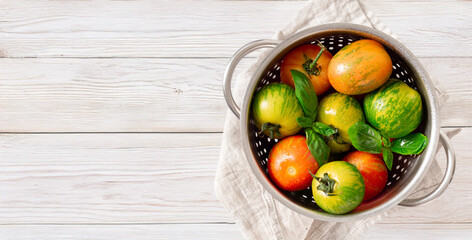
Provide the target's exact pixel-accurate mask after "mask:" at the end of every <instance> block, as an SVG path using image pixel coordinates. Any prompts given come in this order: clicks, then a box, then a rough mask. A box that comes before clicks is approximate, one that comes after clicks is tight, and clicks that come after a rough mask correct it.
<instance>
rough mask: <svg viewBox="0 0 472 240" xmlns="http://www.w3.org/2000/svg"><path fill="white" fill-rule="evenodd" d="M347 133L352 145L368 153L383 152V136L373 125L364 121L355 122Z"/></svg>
mask: <svg viewBox="0 0 472 240" xmlns="http://www.w3.org/2000/svg"><path fill="white" fill-rule="evenodd" d="M347 134H348V135H349V139H351V142H352V145H353V146H354V147H355V148H356V149H357V150H359V151H363V152H368V153H381V152H382V136H381V135H380V133H379V132H378V131H377V130H375V129H374V128H373V127H371V126H369V125H368V124H367V123H364V122H356V123H354V124H353V125H352V126H351V127H350V128H349V129H348V130H347Z"/></svg>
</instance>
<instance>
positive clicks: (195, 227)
mask: <svg viewBox="0 0 472 240" xmlns="http://www.w3.org/2000/svg"><path fill="white" fill-rule="evenodd" d="M471 237H472V224H471V223H465V224H376V225H373V226H371V227H370V228H369V229H368V230H367V231H366V233H364V234H362V237H361V238H362V239H376V240H382V239H385V240H391V239H403V240H417V239H429V240H443V239H449V240H455V239H457V240H459V239H460V240H462V239H469V238H471ZM0 238H1V239H3V240H10V239H12V240H13V239H15V240H20V239H21V240H29V239H31V240H36V239H50V240H54V239H58V240H62V239H71V240H79V239H84V240H88V239H90V238H93V239H97V240H105V239H118V238H119V239H136V240H144V239H153V240H154V239H192V240H193V239H195V240H198V239H205V240H206V239H218V240H219V239H243V235H242V233H241V232H240V231H239V230H238V227H237V226H236V225H235V224H147V225H6V226H1V227H0Z"/></svg>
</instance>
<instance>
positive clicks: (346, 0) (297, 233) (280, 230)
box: [215, 0, 457, 239]
mask: <svg viewBox="0 0 472 240" xmlns="http://www.w3.org/2000/svg"><path fill="white" fill-rule="evenodd" d="M335 22H338V23H339V22H346V23H356V24H361V25H365V26H369V27H373V28H376V29H378V30H381V31H383V32H385V33H387V34H389V35H392V36H393V37H395V38H396V36H395V35H393V33H392V32H391V31H390V30H389V29H388V28H386V27H385V26H384V25H383V24H382V23H381V22H380V21H379V20H378V19H377V18H376V17H375V16H374V14H373V13H372V12H370V11H369V10H367V9H366V8H365V6H364V5H363V4H362V3H361V2H359V1H356V0H336V1H333V0H311V1H308V2H307V4H306V5H305V7H304V8H303V9H301V10H300V11H299V12H298V13H297V14H296V15H295V17H294V18H293V19H292V20H291V21H290V22H289V23H288V24H287V25H286V26H284V27H282V28H281V29H280V30H279V31H277V33H276V34H275V36H274V39H278V40H283V39H285V38H286V37H288V36H290V35H292V34H293V33H295V32H298V31H300V30H303V29H305V28H308V27H312V26H316V25H320V24H326V23H335ZM269 52H270V50H268V51H264V52H262V53H261V54H260V56H259V57H258V58H257V59H256V61H255V63H254V64H253V65H252V66H250V67H248V68H247V69H246V70H245V71H244V72H243V73H242V74H241V75H239V76H238V78H237V83H236V87H235V89H233V95H234V97H235V99H236V101H240V99H242V96H243V93H244V91H245V89H246V87H247V85H248V82H249V80H250V78H251V76H252V74H253V73H254V71H255V69H256V67H257V66H258V65H259V64H260V63H261V62H262V61H263V59H264V58H265V57H266V56H267V54H268V53H269ZM436 86H437V85H436ZM438 96H439V99H440V101H444V100H446V99H447V95H445V93H444V91H440V90H438ZM239 126H240V122H239V119H238V118H236V117H235V116H234V115H233V113H232V112H231V111H228V113H227V117H226V122H225V127H224V132H223V141H222V146H221V152H220V161H219V163H218V168H217V172H216V178H215V192H216V196H217V198H218V199H219V200H220V202H221V203H222V205H223V206H224V207H225V208H226V210H227V211H228V212H229V213H230V214H231V215H232V216H233V217H234V219H235V221H236V223H237V225H238V226H239V228H240V229H241V231H242V232H243V234H244V236H245V237H246V238H248V239H355V238H356V237H357V236H359V235H360V233H362V232H363V231H365V230H366V229H367V227H369V226H370V225H372V224H374V223H375V222H376V221H378V220H380V219H381V218H382V217H384V216H386V215H388V212H389V211H392V210H389V211H387V212H385V213H383V214H380V215H377V216H374V217H371V218H367V219H364V220H360V221H352V222H344V223H336V222H325V221H318V220H313V219H311V218H308V217H305V216H304V215H301V214H298V213H296V212H294V211H292V210H290V209H289V208H287V207H285V206H284V205H282V204H281V203H279V202H278V201H277V200H275V199H274V198H273V197H272V196H271V195H270V194H269V193H268V192H266V191H265V190H264V188H263V187H262V185H261V184H260V183H259V182H258V181H257V179H256V177H255V176H254V175H253V173H252V171H251V169H250V167H249V165H248V163H247V160H246V158H245V155H244V150H243V147H242V141H241V137H240V128H239ZM452 134H454V135H455V134H457V131H456V132H454V133H452ZM442 175H443V174H442V171H441V170H440V168H439V166H438V164H437V162H436V161H434V162H433V163H432V164H431V167H430V169H429V172H428V173H427V175H426V177H425V178H424V179H423V181H422V182H421V184H420V185H419V186H418V187H417V188H416V190H415V192H414V194H413V195H412V196H411V197H419V196H423V195H425V194H427V193H428V192H429V191H431V189H434V187H435V186H437V184H438V183H439V181H440V179H441V177H442ZM404 210H405V211H408V210H409V209H405V208H401V207H394V208H393V211H404Z"/></svg>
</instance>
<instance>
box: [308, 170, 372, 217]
mask: <svg viewBox="0 0 472 240" xmlns="http://www.w3.org/2000/svg"><path fill="white" fill-rule="evenodd" d="M311 190H312V192H313V199H314V200H315V202H316V204H317V205H318V206H319V207H320V208H321V209H323V210H325V211H326V212H328V213H332V214H345V213H348V212H350V211H352V210H353V209H354V208H356V207H357V206H359V204H360V203H361V202H362V199H363V198H364V194H365V183H364V179H363V177H362V174H361V173H360V172H359V170H358V169H357V168H356V167H355V166H354V165H352V164H350V163H348V162H345V161H334V162H329V163H327V164H325V165H323V166H321V167H320V168H319V169H318V171H317V172H316V174H315V175H314V177H313V181H312V184H311Z"/></svg>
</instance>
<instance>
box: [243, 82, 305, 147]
mask: <svg viewBox="0 0 472 240" xmlns="http://www.w3.org/2000/svg"><path fill="white" fill-rule="evenodd" d="M251 112H252V116H253V117H254V122H255V124H256V126H257V128H259V130H261V129H262V126H263V124H264V123H269V126H270V127H271V128H269V129H266V130H264V131H263V132H264V134H265V135H267V136H270V135H271V132H270V131H273V133H272V135H273V136H274V137H276V138H279V139H280V138H284V137H287V136H290V135H294V134H296V133H297V132H299V131H300V130H301V127H300V126H299V125H298V123H297V118H298V117H303V116H304V113H303V109H302V106H301V105H300V102H299V101H298V99H297V97H296V95H295V90H294V89H293V88H292V87H290V86H289V85H287V84H285V83H271V84H269V85H266V86H264V87H262V88H261V89H260V90H259V91H257V92H256V94H255V96H254V98H253V100H252V106H251Z"/></svg>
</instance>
